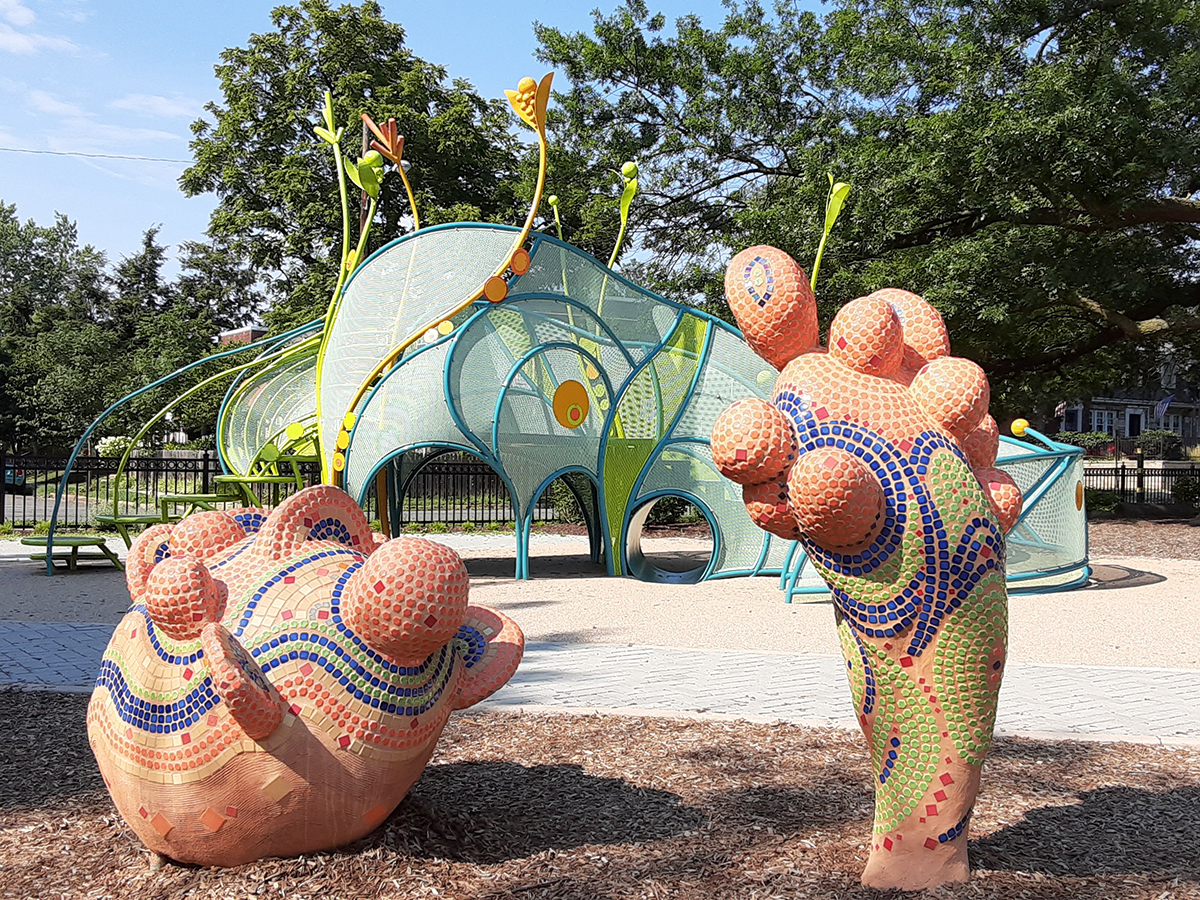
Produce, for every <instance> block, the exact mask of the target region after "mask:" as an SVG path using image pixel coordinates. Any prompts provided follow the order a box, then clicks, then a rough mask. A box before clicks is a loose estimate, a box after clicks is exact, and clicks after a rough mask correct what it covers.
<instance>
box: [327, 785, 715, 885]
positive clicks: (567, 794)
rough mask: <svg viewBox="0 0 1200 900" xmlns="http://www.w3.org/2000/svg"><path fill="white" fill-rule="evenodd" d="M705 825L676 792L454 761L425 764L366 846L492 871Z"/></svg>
mask: <svg viewBox="0 0 1200 900" xmlns="http://www.w3.org/2000/svg"><path fill="white" fill-rule="evenodd" d="M706 821H707V815H706V814H705V813H704V812H702V811H701V810H698V809H695V808H693V807H689V806H686V805H685V804H684V803H683V801H682V799H681V798H680V797H679V795H677V794H673V793H671V792H669V791H662V790H657V789H655V788H645V787H640V786H638V785H634V784H630V783H628V782H626V781H624V780H622V779H620V778H608V777H602V776H597V775H589V774H588V773H587V772H585V771H584V769H583V767H582V766H579V765H575V764H554V765H536V766H523V765H520V764H518V763H511V762H499V761H488V762H458V763H448V764H444V765H431V766H429V767H428V768H427V769H426V770H425V773H424V774H423V775H422V776H421V780H420V781H418V782H417V784H416V785H415V786H414V787H413V789H412V792H411V793H410V794H409V795H408V797H406V798H405V799H404V802H403V803H401V804H400V806H399V807H397V809H396V811H395V812H394V813H392V816H391V818H389V819H388V821H387V824H386V825H385V826H384V828H382V829H380V830H379V831H377V832H376V833H375V835H373V836H372V837H371V838H367V839H365V840H366V841H368V842H370V843H379V842H382V843H383V844H385V845H389V846H394V847H396V848H397V849H401V848H403V849H404V850H405V851H406V852H408V853H411V854H412V855H414V856H418V857H424V858H439V859H452V860H457V861H462V862H472V863H499V862H506V861H508V860H512V859H521V858H524V857H527V856H530V855H532V854H535V853H540V852H543V851H546V850H566V849H569V848H573V847H578V846H582V845H584V844H632V843H641V842H645V841H654V840H660V839H663V838H668V837H673V836H676V835H679V834H683V833H684V832H687V831H691V830H693V829H696V828H698V827H700V825H702V824H703V823H704V822H706ZM351 849H353V848H351Z"/></svg>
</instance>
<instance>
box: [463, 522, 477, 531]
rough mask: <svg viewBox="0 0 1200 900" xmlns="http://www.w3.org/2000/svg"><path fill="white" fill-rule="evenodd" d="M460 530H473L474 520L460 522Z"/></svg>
mask: <svg viewBox="0 0 1200 900" xmlns="http://www.w3.org/2000/svg"><path fill="white" fill-rule="evenodd" d="M462 530H463V531H474V530H475V523H474V522H469V521H468V522H463V523H462Z"/></svg>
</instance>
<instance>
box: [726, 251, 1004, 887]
mask: <svg viewBox="0 0 1200 900" xmlns="http://www.w3.org/2000/svg"><path fill="white" fill-rule="evenodd" d="M725 292H726V297H727V299H728V301H729V305H730V307H731V308H732V309H733V312H734V315H736V316H737V320H738V323H739V324H740V325H741V327H742V330H743V332H744V333H745V336H746V340H747V341H749V343H750V345H751V346H752V347H753V348H754V349H755V351H756V352H757V353H758V354H759V355H760V356H762V358H763V359H765V360H767V361H768V362H770V363H771V364H772V365H775V366H776V367H777V368H780V369H782V371H781V373H780V375H779V378H778V380H777V381H776V383H775V389H774V394H773V402H772V403H766V402H764V401H762V400H756V399H754V400H741V401H738V402H737V403H734V404H733V405H732V406H731V407H730V408H729V409H727V410H726V411H725V412H723V413H722V414H721V415H720V417H718V419H717V421H716V423H715V425H714V428H713V435H712V453H713V459H714V461H715V462H716V464H717V465H718V467H719V468H720V469H721V471H722V472H723V473H724V474H725V475H726V476H727V477H729V478H730V479H732V480H733V481H735V482H737V483H739V484H741V485H742V486H743V489H742V490H743V499H744V500H745V502H746V508H747V509H748V510H749V512H750V515H751V517H752V518H753V519H754V521H755V522H756V523H758V525H759V526H760V527H762V528H764V529H766V530H767V531H770V532H771V533H773V534H778V535H780V536H782V537H785V538H790V539H798V540H799V541H800V542H801V543H802V545H803V546H804V548H805V549H806V550H807V551H808V554H809V557H810V558H811V559H812V561H813V563H814V565H815V566H816V567H817V570H818V571H819V572H820V573H821V575H822V577H823V578H824V579H825V581H826V583H827V584H828V585H829V589H830V592H831V594H832V597H833V601H834V608H835V617H836V621H837V627H838V632H839V636H840V639H841V644H842V651H843V654H844V655H845V658H846V667H847V673H848V675H849V679H850V688H851V694H852V695H853V699H854V705H855V707H856V710H857V713H858V716H859V722H860V724H861V726H862V730H863V734H864V735H865V736H866V739H867V743H868V745H869V746H870V749H871V756H872V760H873V764H874V771H875V825H874V835H873V838H872V842H871V853H870V858H869V860H868V862H867V866H866V870H865V872H864V873H863V883H864V884H866V885H869V886H872V887H878V888H903V889H918V888H926V887H932V886H935V885H938V884H942V883H945V882H952V881H963V880H966V878H967V877H968V874H969V869H968V865H967V828H968V824H969V820H970V816H971V809H972V807H973V805H974V803H975V796H976V793H977V792H978V790H979V779H980V772H981V769H982V765H983V760H984V756H985V755H986V753H987V750H988V746H989V743H990V741H991V737H992V727H993V724H994V722H995V716H996V698H997V695H998V694H999V690H1000V679H1001V676H1002V674H1003V671H1004V659H1005V652H1006V646H1007V630H1008V597H1007V593H1006V590H1005V583H1004V539H1003V533H1004V532H1005V531H1007V530H1008V529H1010V528H1012V527H1013V525H1014V524H1015V523H1016V521H1017V518H1018V517H1019V515H1020V511H1021V493H1020V491H1019V490H1018V488H1017V486H1016V484H1014V483H1013V481H1012V479H1011V478H1010V477H1009V476H1008V475H1007V474H1006V473H1005V472H1003V471H1001V470H999V469H997V468H995V467H994V464H995V461H996V450H997V446H998V442H999V432H998V429H997V427H996V423H995V421H994V420H993V419H992V417H991V416H989V415H988V400H989V392H988V383H987V378H986V376H985V375H984V373H983V371H982V370H981V369H980V368H979V367H978V366H977V365H975V364H974V363H972V362H970V361H969V360H965V359H958V358H956V357H953V356H951V355H950V341H949V338H948V336H947V334H946V328H945V325H944V324H943V322H942V318H941V316H940V315H939V314H938V312H937V310H935V309H934V308H933V307H932V306H930V305H929V304H928V303H926V302H925V301H924V300H923V299H921V298H920V297H918V296H917V295H916V294H911V293H908V292H907V291H900V290H893V289H888V290H882V291H876V292H875V293H873V294H871V295H870V296H868V297H860V298H859V299H857V300H853V301H851V302H850V303H847V304H846V305H845V306H844V307H842V309H841V310H840V311H839V312H838V314H837V316H835V318H834V320H833V322H832V323H831V325H830V328H829V346H828V347H827V348H826V347H821V346H819V345H818V329H817V309H816V302H815V300H814V298H813V293H812V290H811V289H810V287H809V284H808V280H807V279H806V278H805V277H804V272H803V270H801V269H800V267H799V266H798V265H796V263H795V262H794V261H793V260H792V259H791V258H790V257H788V256H787V254H785V253H783V252H782V251H780V250H777V249H775V248H773V247H763V246H760V247H751V248H750V249H749V250H744V251H742V252H741V253H739V254H738V255H737V256H736V257H734V259H733V261H732V262H731V263H730V264H729V269H728V271H727V273H726V276H725Z"/></svg>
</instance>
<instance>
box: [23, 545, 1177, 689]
mask: <svg viewBox="0 0 1200 900" xmlns="http://www.w3.org/2000/svg"><path fill="white" fill-rule="evenodd" d="M438 540H442V541H444V542H446V543H449V544H451V545H452V546H454V547H455V548H456V549H457V550H459V552H460V553H461V554H462V556H463V558H464V560H465V561H466V563H467V567H468V570H469V571H470V572H471V583H472V586H471V597H472V600H473V602H476V603H480V604H483V605H487V606H492V607H494V608H496V609H499V610H502V611H504V612H506V613H508V614H509V615H511V616H512V617H513V618H514V619H516V621H517V622H518V623H520V625H521V627H522V628H523V629H524V631H525V635H526V638H527V639H528V640H529V641H532V642H536V641H555V642H577V643H599V644H618V645H620V644H632V645H639V646H659V647H675V648H697V649H706V650H732V651H755V652H768V653H771V652H774V653H785V654H807V655H813V654H815V655H828V656H836V655H839V654H840V649H839V647H838V644H837V638H836V634H835V631H834V628H833V610H832V607H831V606H830V604H829V602H828V600H824V599H820V600H818V601H817V602H809V603H799V602H797V603H793V604H786V603H784V602H783V593H782V592H781V591H780V590H779V586H778V585H779V581H778V579H777V578H767V577H762V578H730V579H720V580H715V581H708V582H704V583H702V584H694V585H671V584H647V583H644V582H641V581H637V580H635V579H632V578H609V577H607V576H605V575H604V574H603V570H602V568H601V567H599V566H597V565H595V564H593V563H591V562H590V561H589V559H588V555H587V543H586V540H585V539H584V538H582V537H573V536H563V535H535V536H534V539H533V548H532V558H531V563H530V569H531V573H532V575H533V577H532V579H531V580H529V581H521V582H518V581H514V580H513V577H512V573H513V558H514V553H513V548H512V543H511V540H512V539H511V537H507V536H504V535H491V534H487V535H485V534H478V535H462V534H452V535H441V536H439V537H438ZM645 545H646V550H647V552H648V553H654V554H658V555H660V557H661V556H674V557H675V558H677V559H687V558H689V557H692V556H694V555H695V554H696V553H699V552H702V551H704V548H705V545H704V544H703V543H702V542H698V541H695V540H692V539H688V538H659V539H653V540H647V541H645ZM110 546H112V547H113V548H114V549H117V550H119V551H121V552H122V553H123V552H124V547H123V545H121V543H120V541H117V540H114V541H112V542H110ZM29 552H30V550H29V548H26V547H22V546H21V545H20V544H18V543H17V542H16V541H11V540H10V541H0V620H21V621H38V622H93V623H109V622H111V623H113V624H115V623H116V622H117V621H119V620H120V618H121V615H122V614H123V613H124V611H125V609H126V607H127V605H128V603H129V596H128V593H127V592H126V590H125V584H124V576H123V575H121V573H119V572H117V571H116V570H115V569H113V568H111V567H108V566H100V565H99V564H91V565H89V566H86V567H84V566H81V568H80V570H79V571H78V572H75V573H64V574H62V575H59V576H56V577H54V578H47V577H46V576H45V575H44V574H43V570H42V569H41V568H40V566H39V565H38V564H35V563H32V562H30V561H29V559H28V558H27V554H28V553H29ZM1092 565H1093V568H1094V570H1095V577H1094V578H1093V581H1092V583H1091V584H1090V585H1089V586H1087V587H1085V588H1082V589H1078V590H1074V591H1066V592H1061V593H1055V594H1038V595H1031V596H1020V595H1017V596H1013V597H1012V598H1011V600H1010V625H1009V632H1010V635H1009V659H1010V660H1011V661H1012V662H1014V663H1045V664H1052V665H1098V666H1139V667H1152V668H1171V669H1200V636H1198V635H1197V632H1196V628H1195V623H1196V622H1200V561H1197V560H1194V559H1161V558H1149V557H1136V556H1131V557H1127V556H1112V557H1104V558H1098V559H1094V560H1093V563H1092Z"/></svg>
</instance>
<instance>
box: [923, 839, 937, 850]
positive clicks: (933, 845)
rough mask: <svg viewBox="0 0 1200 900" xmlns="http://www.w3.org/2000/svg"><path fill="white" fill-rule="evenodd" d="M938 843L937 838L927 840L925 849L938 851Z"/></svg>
mask: <svg viewBox="0 0 1200 900" xmlns="http://www.w3.org/2000/svg"><path fill="white" fill-rule="evenodd" d="M937 846H938V842H937V839H936V838H925V847H926V849H928V850H936V849H937Z"/></svg>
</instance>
